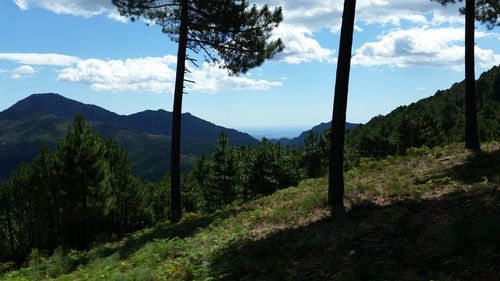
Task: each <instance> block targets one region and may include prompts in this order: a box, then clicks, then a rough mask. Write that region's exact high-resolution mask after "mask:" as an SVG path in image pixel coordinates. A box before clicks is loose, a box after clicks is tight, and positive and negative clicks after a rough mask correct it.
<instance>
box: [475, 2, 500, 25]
mask: <svg viewBox="0 0 500 281" xmlns="http://www.w3.org/2000/svg"><path fill="white" fill-rule="evenodd" d="M476 18H477V20H478V21H480V22H482V23H484V24H486V26H487V27H488V28H489V29H493V28H494V27H495V26H500V2H499V1H498V0H477V2H476Z"/></svg>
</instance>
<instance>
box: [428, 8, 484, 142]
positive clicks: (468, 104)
mask: <svg viewBox="0 0 500 281" xmlns="http://www.w3.org/2000/svg"><path fill="white" fill-rule="evenodd" d="M432 1H436V2H439V3H441V4H442V5H448V4H455V3H457V2H463V1H464V0H432ZM479 1H480V2H483V3H485V1H484V0H479ZM487 1H489V0H486V2H487ZM480 2H477V3H476V0H465V9H461V10H460V11H461V13H463V14H465V147H466V148H468V149H472V150H479V149H480V143H479V137H478V125H477V108H476V106H477V105H476V75H475V65H474V45H475V44H474V34H475V22H476V4H478V3H480Z"/></svg>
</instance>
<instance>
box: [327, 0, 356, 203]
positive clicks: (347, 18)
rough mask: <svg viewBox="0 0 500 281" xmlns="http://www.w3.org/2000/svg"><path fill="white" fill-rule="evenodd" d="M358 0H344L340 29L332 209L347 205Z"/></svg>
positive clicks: (330, 191) (330, 188)
mask: <svg viewBox="0 0 500 281" xmlns="http://www.w3.org/2000/svg"><path fill="white" fill-rule="evenodd" d="M355 11H356V0H344V12H343V15H342V27H341V30H340V46H339V58H338V62H337V78H336V82H335V96H334V102H333V117H332V128H331V131H332V133H331V135H330V138H331V139H330V141H331V144H332V145H331V149H330V163H329V180H328V203H329V205H330V207H331V209H332V211H339V212H341V213H342V212H345V209H344V136H345V120H346V110H347V94H348V90H349V73H350V69H351V53H352V37H353V31H354V16H355Z"/></svg>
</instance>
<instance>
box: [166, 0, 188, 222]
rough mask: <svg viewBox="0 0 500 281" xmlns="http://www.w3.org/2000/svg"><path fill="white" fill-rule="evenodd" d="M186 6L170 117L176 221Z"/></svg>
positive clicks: (177, 217) (174, 217)
mask: <svg viewBox="0 0 500 281" xmlns="http://www.w3.org/2000/svg"><path fill="white" fill-rule="evenodd" d="M188 8H189V3H188V1H187V0H182V1H181V21H180V30H179V45H178V52H177V73H176V77H175V92H174V109H173V119H172V147H171V152H172V153H171V157H172V158H171V166H170V199H171V209H170V211H171V220H172V222H174V223H176V222H178V221H179V220H180V219H181V217H182V204H181V169H180V162H181V117H182V95H183V94H184V73H185V69H186V48H187V35H188V20H189V17H188Z"/></svg>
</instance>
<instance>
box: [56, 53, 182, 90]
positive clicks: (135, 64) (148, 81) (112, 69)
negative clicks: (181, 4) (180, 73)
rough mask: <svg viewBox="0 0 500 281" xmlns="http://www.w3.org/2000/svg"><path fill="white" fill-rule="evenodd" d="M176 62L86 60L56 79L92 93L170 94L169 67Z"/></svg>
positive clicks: (171, 58)
mask: <svg viewBox="0 0 500 281" xmlns="http://www.w3.org/2000/svg"><path fill="white" fill-rule="evenodd" d="M175 62H176V57H174V56H164V57H145V58H137V59H126V60H107V61H103V60H98V59H87V60H82V61H80V62H78V63H77V64H76V66H75V67H70V68H65V69H62V70H61V71H59V74H58V79H59V80H61V81H67V82H73V83H84V84H89V85H90V87H91V89H92V90H94V91H111V92H122V91H146V92H153V93H163V92H172V91H173V81H174V80H175V72H174V70H172V68H170V67H169V65H172V64H174V63H175Z"/></svg>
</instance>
